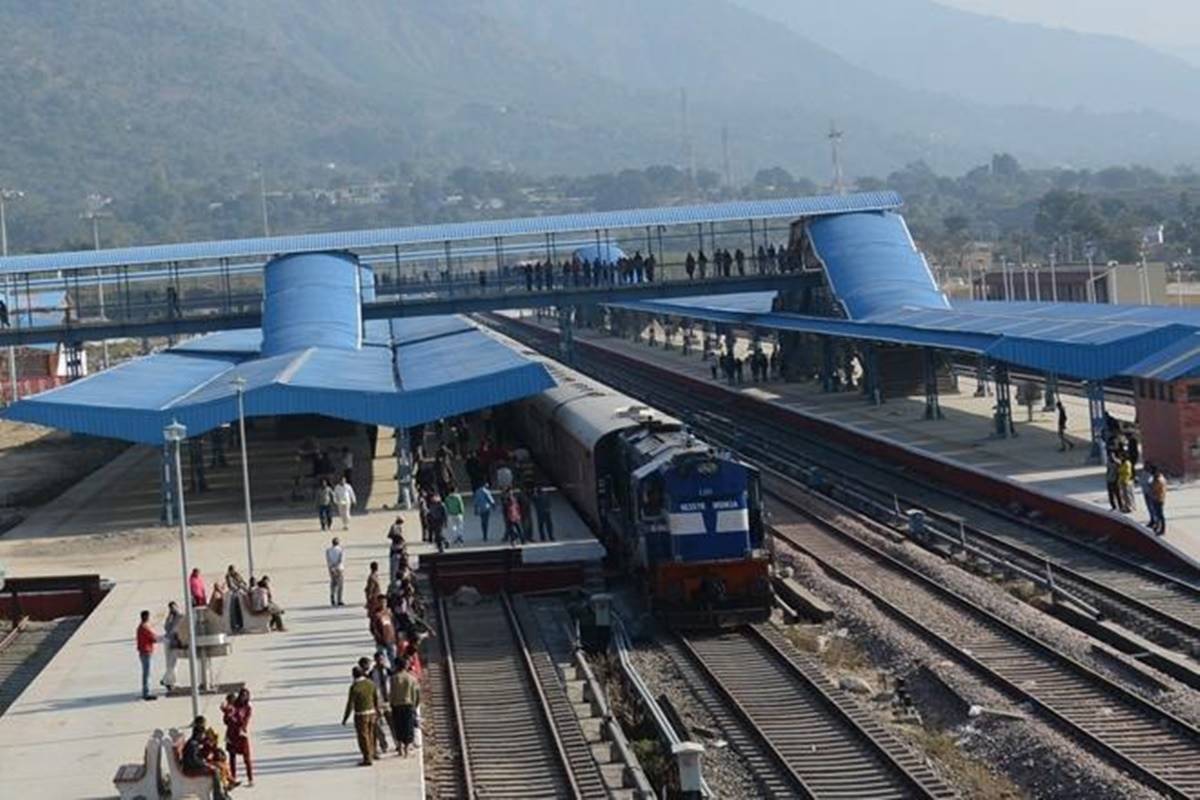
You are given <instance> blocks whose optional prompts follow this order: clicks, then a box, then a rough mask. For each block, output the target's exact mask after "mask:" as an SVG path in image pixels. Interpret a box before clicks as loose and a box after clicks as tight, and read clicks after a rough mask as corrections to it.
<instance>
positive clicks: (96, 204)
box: [83, 193, 112, 369]
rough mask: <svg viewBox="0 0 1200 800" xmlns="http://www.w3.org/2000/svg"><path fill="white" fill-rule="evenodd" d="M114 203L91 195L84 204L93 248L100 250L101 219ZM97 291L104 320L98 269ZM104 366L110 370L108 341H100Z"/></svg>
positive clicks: (97, 195)
mask: <svg viewBox="0 0 1200 800" xmlns="http://www.w3.org/2000/svg"><path fill="white" fill-rule="evenodd" d="M110 203H112V198H111V197H105V196H104V195H102V194H95V193H93V194H89V195H88V196H87V200H86V201H85V204H84V212H83V218H84V219H86V220H89V221H90V222H91V223H92V248H93V249H94V250H99V249H100V218H101V217H111V216H112V213H111V212H108V211H105V210H104V209H105V208H107V207H108V206H109V204H110ZM96 291H97V293H98V296H99V300H100V319H104V318H105V315H104V273H103V271H102V270H101V269H100V268H99V267H97V268H96ZM100 346H101V354H102V366H103V367H104V369H108V339H101V340H100Z"/></svg>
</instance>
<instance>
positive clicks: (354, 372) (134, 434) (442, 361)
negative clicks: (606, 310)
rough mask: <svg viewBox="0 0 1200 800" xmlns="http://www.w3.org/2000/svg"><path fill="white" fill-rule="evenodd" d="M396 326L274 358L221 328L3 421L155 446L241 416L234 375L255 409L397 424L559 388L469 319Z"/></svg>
mask: <svg viewBox="0 0 1200 800" xmlns="http://www.w3.org/2000/svg"><path fill="white" fill-rule="evenodd" d="M384 324H385V325H387V324H388V323H386V322H385V323H384ZM390 324H391V326H393V327H394V329H395V335H396V341H397V344H396V346H395V347H394V348H393V347H392V346H390V345H388V344H385V343H376V344H372V343H367V344H366V345H364V346H363V347H362V348H361V349H358V350H342V349H333V348H324V347H308V348H305V349H303V350H298V351H293V352H289V353H284V354H282V355H276V356H271V357H267V358H259V357H258V352H257V349H255V350H253V351H249V350H247V349H246V348H247V347H248V346H249V343H250V342H251V341H257V340H261V338H262V335H261V333H260V332H259V331H257V330H253V331H249V330H247V331H231V332H228V333H217V334H212V335H210V336H205V337H203V338H201V339H198V340H196V341H194V342H189V343H187V344H184V345H181V346H180V347H177V348H173V349H171V350H167V351H164V352H162V353H158V354H155V355H151V356H146V357H143V358H138V359H134V360H132V361H127V362H125V363H123V364H118V365H117V366H115V367H113V368H112V369H109V370H105V371H103V372H99V373H96V374H94V375H91V376H89V377H87V378H83V379H82V380H79V381H76V382H74V383H69V384H67V385H65V386H61V387H59V388H56V389H51V390H50V391H47V392H43V393H41V394H38V395H34V396H32V397H29V398H26V399H24V400H21V401H20V402H18V403H16V404H14V405H12V406H10V407H9V408H8V409H7V410H6V411H5V412H4V416H5V417H6V418H8V419H12V420H18V421H21V422H33V423H37V424H39V425H47V426H50V427H53V428H62V429H65V430H71V431H76V432H79V433H88V434H92V435H94V436H108V437H112V438H116V439H125V440H128V441H132V442H143V443H146V444H156V443H161V442H162V429H163V427H164V426H165V425H167V424H169V423H170V422H171V421H172V420H178V421H179V422H182V423H183V424H184V425H186V426H187V428H188V434H189V435H191V436H196V435H199V434H202V433H204V432H206V431H209V430H211V429H213V428H216V427H219V426H221V425H223V424H224V423H226V422H231V421H233V420H235V419H237V394H236V390H235V388H234V385H233V383H232V381H233V380H234V379H235V378H238V377H241V378H244V379H245V380H246V389H245V392H246V394H245V404H246V413H247V414H248V415H250V416H277V415H285V414H321V415H324V416H329V417H336V418H339V419H346V420H352V421H355V422H362V423H367V424H374V425H386V426H390V427H396V428H401V427H408V426H411V425H415V424H418V423H422V422H429V421H432V420H436V419H439V418H442V417H446V416H450V415H454V414H463V413H467V412H470V411H474V410H477V409H480V408H485V407H488V406H493V405H498V404H501V403H506V402H508V401H510V400H516V399H519V398H521V397H526V396H528V395H531V394H537V393H538V392H543V391H545V390H547V389H550V388H552V387H553V386H554V380H553V378H551V377H550V375H549V373H548V372H547V371H546V369H545V367H543V366H542V365H541V364H540V363H538V362H535V361H531V360H529V359H527V358H525V357H523V356H521V355H520V354H518V353H517V352H516V351H515V350H513V349H511V348H510V347H508V346H507V345H505V344H504V343H502V342H500V341H498V340H496V339H495V338H493V337H491V336H490V335H488V334H487V333H485V332H483V331H481V330H479V329H478V328H476V327H475V326H474V325H472V324H471V323H469V322H467V321H465V320H463V319H462V318H460V317H430V318H419V319H411V320H407V319H406V320H394V321H392V322H391V323H390ZM418 327H424V328H426V330H424V331H420V330H416V328H418Z"/></svg>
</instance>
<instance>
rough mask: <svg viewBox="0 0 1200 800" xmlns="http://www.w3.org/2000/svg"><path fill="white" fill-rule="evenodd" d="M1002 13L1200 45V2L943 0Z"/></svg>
mask: <svg viewBox="0 0 1200 800" xmlns="http://www.w3.org/2000/svg"><path fill="white" fill-rule="evenodd" d="M938 2H940V3H942V4H943V5H948V6H957V7H959V8H964V9H967V10H969V11H981V12H983V13H986V14H991V15H993V16H997V17H1007V18H1009V19H1015V20H1021V21H1024V22H1040V23H1043V24H1046V25H1054V26H1058V27H1063V28H1073V29H1075V30H1081V31H1094V32H1096V33H1110V34H1114V35H1118V36H1126V37H1128V38H1131V39H1139V40H1141V41H1145V42H1154V43H1162V44H1167V45H1191V46H1197V45H1200V0H938Z"/></svg>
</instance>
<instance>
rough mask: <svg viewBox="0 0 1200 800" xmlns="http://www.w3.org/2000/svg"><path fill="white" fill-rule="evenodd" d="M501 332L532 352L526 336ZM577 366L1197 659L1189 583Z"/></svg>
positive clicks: (1199, 620)
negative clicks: (1050, 577)
mask: <svg viewBox="0 0 1200 800" xmlns="http://www.w3.org/2000/svg"><path fill="white" fill-rule="evenodd" d="M501 325H502V327H504V328H505V329H507V331H508V332H509V333H511V334H513V335H516V336H518V338H520V339H521V340H522V341H525V342H526V343H530V344H535V343H534V342H532V341H531V337H530V335H529V333H528V330H527V329H517V328H515V327H514V326H513V325H511V324H505V323H501ZM541 344H544V342H538V343H536V344H535V346H537V345H541ZM547 354H548V355H551V356H552V357H553V355H554V354H553V353H552V352H549V351H547ZM580 362H581V363H580V364H578V365H577V368H578V369H580V370H581V371H584V372H587V373H590V374H592V375H594V376H595V377H596V378H597V379H599V380H602V381H604V382H606V383H608V384H610V385H612V386H614V387H615V388H618V389H620V390H622V391H625V392H627V393H629V394H631V395H632V396H634V397H639V398H641V399H644V400H646V401H647V402H650V403H653V404H654V405H656V406H658V407H661V408H663V409H664V410H666V411H669V412H671V413H673V414H676V415H677V416H680V417H682V418H685V419H687V420H688V421H689V423H690V424H692V425H693V426H694V427H695V428H696V429H697V431H699V432H701V433H703V434H704V435H705V436H706V437H708V438H711V439H712V440H714V441H718V442H723V443H725V444H726V445H728V446H730V447H733V448H734V449H736V450H738V451H739V452H741V453H743V454H744V455H745V456H746V457H747V458H749V459H750V460H753V461H755V462H757V463H760V464H763V465H768V466H773V467H775V468H777V469H780V470H781V471H784V472H786V473H788V474H792V473H794V472H796V471H797V470H798V469H805V470H812V469H817V470H819V471H820V474H821V478H822V481H824V482H826V483H827V484H836V485H838V486H840V487H841V488H842V489H843V490H845V491H847V492H849V493H853V494H856V495H860V496H863V497H865V498H866V499H867V500H869V501H870V502H871V503H873V504H874V505H875V506H876V507H878V508H882V509H890V508H892V507H893V506H900V507H902V508H904V509H921V510H924V511H925V512H926V514H927V515H928V517H929V523H930V524H931V525H933V526H935V527H937V526H940V528H941V529H942V530H943V531H944V532H946V533H950V534H953V535H956V536H958V535H961V536H965V537H966V538H967V540H968V541H969V542H970V544H971V545H973V546H975V547H977V548H979V549H980V550H983V551H984V552H987V553H989V554H991V555H993V556H994V557H996V558H1001V559H1003V560H1006V561H1008V562H1009V563H1013V564H1015V565H1017V566H1019V567H1021V568H1023V569H1025V570H1027V571H1030V572H1035V573H1039V574H1041V573H1044V572H1045V568H1046V564H1047V563H1049V564H1051V565H1052V570H1053V574H1054V581H1055V583H1056V585H1057V586H1058V587H1059V588H1061V589H1062V590H1064V591H1066V592H1067V593H1069V594H1070V595H1072V596H1074V597H1077V598H1079V599H1082V600H1084V601H1085V602H1087V603H1088V604H1089V605H1092V606H1094V607H1095V608H1097V609H1098V610H1100V611H1101V612H1102V613H1103V614H1104V615H1105V617H1106V618H1108V619H1111V620H1113V621H1115V622H1117V623H1119V624H1121V625H1122V626H1124V627H1125V628H1126V629H1128V630H1130V631H1133V632H1136V633H1137V634H1138V635H1140V636H1143V637H1145V638H1146V639H1149V640H1150V641H1152V642H1155V643H1156V644H1160V645H1162V646H1164V647H1167V648H1172V649H1177V650H1180V651H1182V652H1184V653H1187V654H1190V655H1192V656H1193V657H1195V656H1197V655H1200V585H1197V584H1196V583H1195V582H1194V581H1193V580H1191V579H1188V578H1185V577H1183V576H1179V575H1174V574H1171V573H1169V572H1165V571H1163V570H1161V569H1158V568H1156V567H1154V566H1150V565H1148V564H1145V563H1142V562H1139V561H1136V560H1134V559H1132V558H1129V557H1128V556H1125V555H1123V554H1119V553H1114V552H1112V551H1109V550H1106V549H1104V548H1103V547H1100V546H1098V545H1095V544H1092V543H1089V542H1086V541H1081V540H1080V539H1079V538H1076V537H1073V536H1070V535H1067V534H1064V533H1061V532H1059V531H1057V530H1055V529H1053V528H1050V527H1046V526H1042V525H1037V524H1035V523H1033V522H1031V521H1029V520H1024V519H1020V518H1018V517H1016V516H1014V515H1012V514H1010V513H1008V512H1006V511H1004V510H1002V509H998V508H995V507H994V506H991V505H988V504H985V503H983V502H980V501H975V500H973V499H972V498H970V497H965V496H963V495H962V494H961V493H958V494H956V493H953V492H952V491H948V490H947V489H945V488H942V487H939V486H936V485H934V484H933V483H931V482H929V481H925V480H922V479H921V478H920V477H918V476H914V475H912V474H911V473H909V472H906V471H904V470H900V469H897V468H894V467H889V466H888V465H886V464H882V463H879V462H876V461H873V460H871V459H864V458H863V457H862V456H861V455H858V454H854V453H849V452H847V451H845V450H844V449H842V448H839V447H837V446H835V445H830V444H829V443H827V442H823V441H821V440H820V439H818V438H817V437H815V436H811V435H805V434H804V433H799V432H796V431H795V430H792V429H790V428H788V427H786V426H784V425H781V424H778V423H774V422H772V421H770V420H766V419H752V418H747V417H746V416H745V415H741V416H731V415H725V414H722V413H721V412H720V410H719V409H718V410H714V409H713V408H712V405H711V403H709V404H707V405H706V404H705V403H703V402H701V401H697V400H696V399H695V398H694V397H693V396H690V395H688V394H686V393H685V392H683V391H681V390H680V389H679V388H678V387H676V386H674V385H672V384H670V383H669V382H667V381H664V380H663V379H662V378H661V377H660V376H659V375H657V374H656V373H655V371H654V370H653V369H652V368H647V369H645V370H638V369H636V368H635V370H633V371H630V370H617V369H613V368H612V367H611V366H606V365H603V364H600V363H598V362H597V361H596V360H595V359H593V358H590V357H587V356H584V357H582V358H581V359H580ZM960 520H961V521H962V524H961V525H960ZM1177 677H1178V675H1177Z"/></svg>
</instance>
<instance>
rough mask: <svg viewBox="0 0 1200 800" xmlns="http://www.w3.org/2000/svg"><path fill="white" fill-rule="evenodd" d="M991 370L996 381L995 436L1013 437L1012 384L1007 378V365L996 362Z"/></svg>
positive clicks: (1015, 433)
mask: <svg viewBox="0 0 1200 800" xmlns="http://www.w3.org/2000/svg"><path fill="white" fill-rule="evenodd" d="M993 371H994V375H993V377H994V379H995V381H996V416H995V422H996V436H998V437H999V438H1001V439H1008V438H1010V437H1013V438H1015V437H1016V435H1017V429H1016V428H1015V427H1014V426H1013V416H1012V385H1011V384H1010V383H1009V380H1008V365H1006V364H996V366H995V367H994V368H993Z"/></svg>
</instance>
